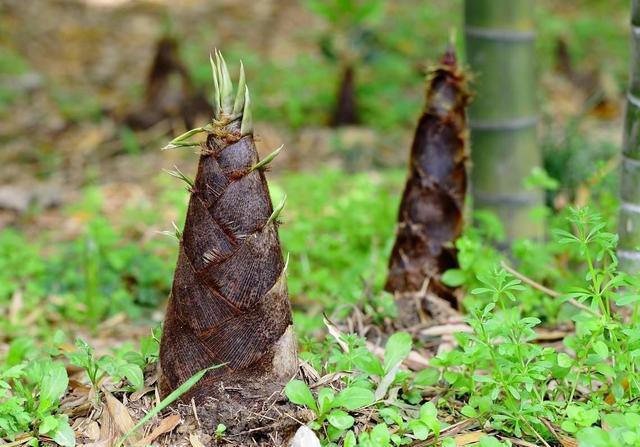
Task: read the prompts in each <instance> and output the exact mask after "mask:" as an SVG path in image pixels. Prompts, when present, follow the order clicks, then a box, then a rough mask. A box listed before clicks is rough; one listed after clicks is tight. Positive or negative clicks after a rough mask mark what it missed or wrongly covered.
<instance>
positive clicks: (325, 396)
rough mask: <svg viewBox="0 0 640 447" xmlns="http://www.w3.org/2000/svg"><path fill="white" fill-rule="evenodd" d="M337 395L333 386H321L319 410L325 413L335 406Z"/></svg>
mask: <svg viewBox="0 0 640 447" xmlns="http://www.w3.org/2000/svg"><path fill="white" fill-rule="evenodd" d="M335 397H336V395H335V393H334V392H333V390H332V389H331V388H321V389H320V390H319V391H318V412H319V413H320V414H325V413H326V412H327V411H329V410H330V409H331V408H332V406H333V399H334V398H335Z"/></svg>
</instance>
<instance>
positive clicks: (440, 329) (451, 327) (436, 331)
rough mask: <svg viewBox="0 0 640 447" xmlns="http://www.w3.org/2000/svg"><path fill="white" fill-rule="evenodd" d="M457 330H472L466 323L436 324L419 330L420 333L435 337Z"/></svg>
mask: <svg viewBox="0 0 640 447" xmlns="http://www.w3.org/2000/svg"><path fill="white" fill-rule="evenodd" d="M459 332H467V333H471V332H473V329H471V326H469V325H468V324H440V325H437V326H431V327H428V328H426V329H422V330H421V331H420V334H422V335H426V336H432V337H436V336H442V335H452V334H457V333H459Z"/></svg>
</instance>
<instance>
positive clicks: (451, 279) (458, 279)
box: [442, 269, 465, 287]
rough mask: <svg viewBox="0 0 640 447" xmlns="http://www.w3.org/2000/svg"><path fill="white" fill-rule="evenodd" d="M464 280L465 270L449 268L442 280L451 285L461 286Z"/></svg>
mask: <svg viewBox="0 0 640 447" xmlns="http://www.w3.org/2000/svg"><path fill="white" fill-rule="evenodd" d="M464 280H465V277H464V272H463V271H462V270H460V269H449V270H447V271H446V272H444V274H443V275H442V282H443V283H444V284H446V285H447V286H449V287H458V286H461V285H462V284H464Z"/></svg>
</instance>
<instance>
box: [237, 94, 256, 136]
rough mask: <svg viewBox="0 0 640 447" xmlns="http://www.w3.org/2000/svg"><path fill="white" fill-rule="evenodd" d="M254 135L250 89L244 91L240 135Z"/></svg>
mask: <svg viewBox="0 0 640 447" xmlns="http://www.w3.org/2000/svg"><path fill="white" fill-rule="evenodd" d="M250 133H253V117H252V116H251V99H250V98H249V87H246V86H245V89H244V110H243V112H242V124H240V135H242V136H245V135H248V134H250Z"/></svg>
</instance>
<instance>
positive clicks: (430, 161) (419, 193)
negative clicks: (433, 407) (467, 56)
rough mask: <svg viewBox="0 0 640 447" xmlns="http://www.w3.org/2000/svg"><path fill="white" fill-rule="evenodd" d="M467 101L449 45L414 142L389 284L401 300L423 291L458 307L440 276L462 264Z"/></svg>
mask: <svg viewBox="0 0 640 447" xmlns="http://www.w3.org/2000/svg"><path fill="white" fill-rule="evenodd" d="M468 102H469V93H468V92H467V89H466V80H465V75H464V73H463V72H462V70H461V69H460V68H459V67H458V63H457V60H456V55H455V53H454V50H453V48H449V49H448V50H447V51H446V52H445V54H444V56H443V57H442V59H441V60H440V62H439V63H438V64H437V65H436V66H435V67H433V68H432V69H431V71H430V74H429V77H428V79H427V88H426V106H425V108H424V111H423V112H422V115H421V116H420V119H419V121H418V126H417V128H416V132H415V136H414V139H413V145H412V147H411V158H410V161H409V175H408V178H407V183H406V185H405V190H404V193H403V195H402V202H401V204H400V210H399V212H398V228H397V233H396V241H395V245H394V247H393V250H392V252H391V257H390V259H389V274H388V277H387V283H386V286H385V289H386V290H387V291H389V292H393V293H395V294H396V298H397V300H398V301H402V299H403V298H402V297H403V296H404V295H406V293H411V292H418V291H420V290H424V291H429V292H431V293H433V294H435V295H437V296H438V297H440V298H443V299H446V300H447V301H449V303H451V304H452V305H453V307H457V302H456V298H455V295H454V293H453V290H452V289H450V288H449V287H447V286H446V285H444V284H443V283H442V281H441V276H442V274H443V273H444V272H445V271H446V270H449V269H451V268H455V267H457V266H458V262H457V257H456V249H455V241H456V239H457V238H458V237H459V236H460V233H461V232H462V224H463V210H464V199H465V193H466V190H467V173H466V161H467V127H466V108H467V104H468ZM411 301H412V302H413V300H411ZM412 302H410V303H408V304H409V305H410V306H412V305H413V304H412ZM398 305H399V307H400V308H401V309H403V308H407V306H403V303H402V302H399V303H398ZM407 310H408V309H407ZM407 313H412V314H415V312H412V311H409V312H407Z"/></svg>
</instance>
